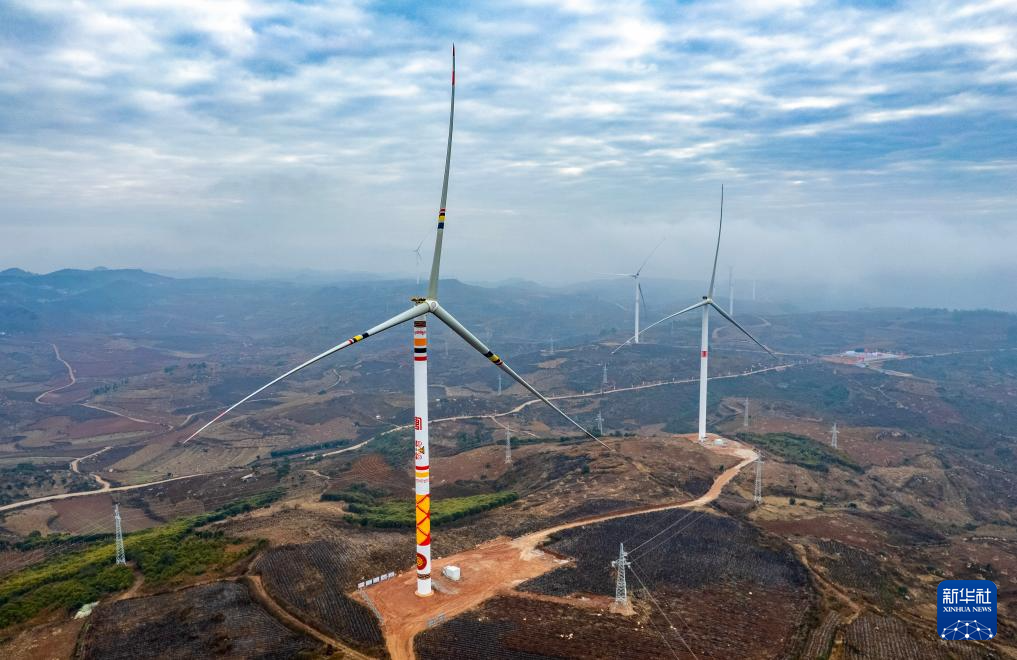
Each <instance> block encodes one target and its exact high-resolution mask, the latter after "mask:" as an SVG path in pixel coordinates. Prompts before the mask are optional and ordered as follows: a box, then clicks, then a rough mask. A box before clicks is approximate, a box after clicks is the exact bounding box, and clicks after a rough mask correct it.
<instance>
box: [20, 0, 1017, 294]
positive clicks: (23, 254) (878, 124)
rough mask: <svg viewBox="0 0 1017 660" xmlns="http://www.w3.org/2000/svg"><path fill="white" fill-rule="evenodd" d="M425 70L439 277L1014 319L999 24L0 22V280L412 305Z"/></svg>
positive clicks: (983, 13)
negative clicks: (602, 285)
mask: <svg viewBox="0 0 1017 660" xmlns="http://www.w3.org/2000/svg"><path fill="white" fill-rule="evenodd" d="M452 42H455V44H456V54H457V76H456V82H457V88H456V133H455V138H454V146H453V154H452V174H451V184H450V192H449V202H448V223H447V225H446V238H445V246H446V252H445V254H444V256H443V267H444V274H445V275H447V276H449V277H459V278H461V279H464V280H467V281H496V280H501V279H505V278H514V277H520V278H526V279H531V280H536V281H540V282H545V283H561V282H569V281H579V280H588V279H594V278H596V277H598V276H599V275H598V274H599V273H604V272H610V273H615V272H628V271H631V270H633V269H635V268H636V267H638V265H639V263H640V262H642V261H643V259H644V258H645V256H646V255H647V253H648V252H649V251H650V250H651V249H652V247H653V246H654V244H656V243H657V242H658V241H659V240H660V239H661V238H664V239H666V240H665V242H664V244H663V245H662V246H661V248H660V250H659V251H658V252H657V253H656V254H655V255H654V257H653V259H652V260H651V262H650V264H649V265H648V266H647V268H646V271H645V272H646V274H647V276H652V277H657V278H679V279H685V280H690V279H705V278H707V277H708V274H709V262H710V260H711V259H712V242H713V240H714V237H715V232H716V222H717V216H718V211H719V197H720V186H721V184H722V183H723V184H724V185H725V186H726V188H725V190H726V203H725V236H724V243H723V246H722V249H721V256H720V263H721V268H722V269H723V271H724V272H726V268H727V267H728V266H729V265H733V266H734V268H735V277H736V278H742V279H747V278H752V279H760V280H772V281H777V280H783V281H794V282H798V283H800V284H801V285H802V286H806V287H808V286H810V285H812V286H815V287H816V288H817V289H822V288H824V287H825V289H824V290H831V291H832V290H837V291H852V292H854V293H855V294H861V293H863V292H866V291H874V292H879V294H880V295H881V296H883V297H887V296H888V297H889V298H888V299H892V300H899V302H900V303H907V302H914V303H915V304H934V303H936V302H938V301H939V300H940V299H941V300H942V304H943V305H944V306H970V305H987V306H1004V307H1005V306H1007V305H1009V306H1010V307H1011V308H1012V307H1014V305H1017V303H1012V302H1008V301H1013V300H1014V299H1017V295H1014V294H1015V293H1017V284H1015V282H1017V267H1015V265H1014V261H1015V255H1017V226H1015V223H1014V219H1015V211H1017V185H1015V184H1017V94H1015V89H1017V0H981V1H976V2H960V1H946V2H892V1H880V0H868V1H865V0H859V1H856V2H851V1H840V2H824V1H815V2H813V1H810V0H753V1H747V2H741V3H736V2H716V3H714V2H655V3H649V2H637V1H631V0H619V1H604V2H601V1H599V0H565V1H563V2H549V1H547V2H545V1H543V0H524V1H522V2H484V3H481V2H477V3H416V2H385V3H369V2H330V1H321V2H316V1H314V0H304V1H301V2H287V1H284V0H265V1H255V0H216V1H215V2H207V1H206V0H174V1H173V2H163V1H159V0H94V1H92V2H82V1H80V0H30V1H29V0H7V1H6V2H4V3H2V4H0V232H2V235H3V237H4V238H3V240H2V241H0V268H2V267H13V266H17V267H22V268H26V269H29V270H33V271H37V272H45V271H49V270H53V269H57V268H62V267H93V266H99V265H102V266H108V267H123V266H131V267H142V268H146V269H149V270H155V271H161V272H175V273H188V272H194V273H197V272H216V271H222V272H233V273H238V274H241V273H252V274H254V273H278V272H289V271H294V270H301V269H308V270H318V271H327V272H333V271H358V272H359V271H366V272H378V273H383V274H402V275H407V274H409V275H412V274H414V273H415V272H417V268H418V267H417V265H416V257H415V255H414V254H413V249H414V248H415V247H416V246H417V245H418V244H419V243H420V242H421V241H422V240H423V241H424V247H423V249H422V254H423V256H424V261H427V260H429V259H430V247H431V245H430V241H431V240H432V238H433V235H431V234H430V231H431V230H432V228H433V225H434V218H435V214H436V211H437V207H438V203H439V193H440V186H441V175H442V165H443V162H442V160H443V157H444V148H445V132H446V130H447V121H448V119H447V114H448V101H449V77H450V76H449V69H450V51H451V44H452ZM425 265H426V264H425ZM422 269H423V267H421V270H422ZM966 290H969V291H970V292H971V297H970V298H965V293H964V291H966ZM880 301H882V298H880Z"/></svg>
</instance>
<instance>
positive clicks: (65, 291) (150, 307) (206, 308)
mask: <svg viewBox="0 0 1017 660" xmlns="http://www.w3.org/2000/svg"><path fill="white" fill-rule="evenodd" d="M719 279H720V281H719V282H718V286H717V292H716V298H717V299H718V301H721V302H722V303H723V304H724V305H725V306H726V305H727V303H728V283H727V281H726V278H723V277H721V278H719ZM642 282H643V290H644V292H645V301H646V308H645V310H644V313H643V320H644V321H643V325H644V327H645V326H646V325H648V324H649V323H652V322H653V321H655V320H656V319H658V318H660V317H661V316H663V315H665V314H668V313H670V312H673V311H676V310H677V309H680V308H682V307H684V306H686V305H688V304H689V303H690V302H692V301H695V300H696V299H698V298H699V297H700V296H701V295H702V293H703V289H704V287H705V283H703V282H699V281H689V280H664V279H655V278H652V277H645V278H643V280H642ZM752 286H753V284H752V282H751V281H746V280H737V279H736V280H735V309H736V311H737V312H738V313H756V314H759V313H767V314H794V313H806V312H814V311H830V310H851V309H858V308H865V307H883V306H889V305H886V304H885V303H882V304H881V303H880V300H881V299H880V298H879V297H876V296H873V297H872V298H870V299H868V300H869V301H870V304H863V303H865V302H866V298H865V295H864V293H863V292H860V291H859V292H854V291H847V292H845V291H838V290H835V289H823V288H821V287H819V286H812V287H811V288H809V287H806V286H805V284H804V283H803V284H799V285H792V284H787V283H771V282H767V281H758V282H756V283H755V288H756V300H752V298H751V292H752ZM422 289H423V284H420V285H418V284H417V283H416V282H415V281H414V280H411V279H406V278H399V277H392V278H387V279H386V278H383V277H382V276H377V275H375V276H371V275H368V274H363V273H342V274H325V273H315V272H314V271H306V272H304V273H303V275H302V276H301V277H300V278H299V279H298V280H297V281H289V280H287V279H283V278H265V279H242V278H227V277H170V276H166V275H160V274H156V273H151V272H147V271H144V270H141V269H106V268H96V269H92V270H81V269H62V270H57V271H53V272H51V273H45V274H35V273H30V272H28V271H25V270H22V269H19V268H9V269H7V270H4V271H0V332H4V333H21V332H28V333H31V332H39V331H46V330H49V331H67V330H82V329H90V330H103V329H106V330H108V331H120V332H128V331H140V330H141V329H142V327H143V326H145V325H146V324H149V323H151V322H152V321H153V320H156V319H158V318H161V317H165V322H166V323H169V322H170V318H172V319H173V321H172V322H173V323H174V324H178V323H180V322H181V321H180V319H187V318H189V317H191V318H194V319H195V320H199V319H200V320H201V321H203V322H205V321H208V320H218V321H221V322H222V323H223V324H224V325H226V326H231V327H233V328H235V329H239V328H243V329H245V331H246V332H254V333H257V332H258V328H259V327H264V326H265V324H269V325H272V324H275V325H278V324H287V325H289V324H292V325H294V326H295V327H302V328H304V329H305V330H307V331H313V329H321V330H322V331H324V330H325V329H328V330H329V331H328V334H329V335H333V334H334V333H335V332H337V331H340V329H341V330H342V331H345V330H346V329H350V330H355V329H357V328H358V327H359V326H360V325H361V324H364V323H366V324H373V323H375V322H377V321H378V320H380V318H384V316H382V315H388V316H391V315H392V314H395V313H397V312H398V311H399V310H400V309H402V308H403V307H404V305H405V304H406V303H407V302H408V298H409V297H410V295H412V294H413V293H414V292H417V291H422ZM994 293H995V294H997V295H1002V293H1003V292H1001V291H995V292H994ZM441 294H442V300H443V302H445V304H446V305H448V306H450V308H452V309H456V310H457V313H458V314H459V315H461V316H463V318H464V320H466V319H469V318H471V317H474V316H476V318H477V319H478V320H477V322H478V324H479V325H480V327H481V328H486V330H487V331H494V330H495V328H497V327H501V326H502V324H504V327H501V331H502V332H503V333H504V332H508V333H509V335H511V336H514V337H517V338H519V339H524V338H526V337H529V338H530V340H531V341H537V340H540V341H546V340H549V339H550V337H551V336H553V335H555V334H556V333H557V334H558V338H559V339H565V338H566V337H567V336H576V337H577V338H578V337H580V336H583V337H593V336H597V335H598V334H600V333H602V332H604V331H605V330H606V329H608V328H610V329H611V330H613V331H616V332H623V333H624V332H625V331H627V330H628V329H629V328H630V326H631V324H632V305H633V302H634V300H633V291H632V285H631V281H630V280H628V279H626V278H615V279H609V278H605V279H600V280H594V281H586V282H577V283H572V284H566V285H560V286H547V285H543V284H539V283H536V282H532V281H528V280H523V279H519V278H514V279H506V280H503V281H497V282H484V283H466V282H461V281H459V280H455V279H450V280H444V281H443V282H442V288H441ZM852 298H857V301H856V304H851V299H852ZM886 298H887V296H884V297H883V299H882V300H885V299H886ZM837 302H843V303H844V304H842V305H838V304H835V303H837ZM921 303H922V300H917V301H916V304H915V305H914V306H915V307H937V308H938V307H943V305H934V304H928V303H926V304H921ZM1001 307H1002V308H1004V309H1005V307H1003V306H1001ZM496 309H498V310H500V311H499V313H497V314H493V312H494V311H495V310H496ZM482 318H483V319H485V320H483V321H481V320H480V319H482ZM185 324H186V321H185ZM182 329H183V328H182Z"/></svg>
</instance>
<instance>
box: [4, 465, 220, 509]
mask: <svg viewBox="0 0 1017 660" xmlns="http://www.w3.org/2000/svg"><path fill="white" fill-rule="evenodd" d="M206 474H215V473H214V472H206V473H200V474H185V475H183V476H180V477H170V478H169V479H160V480H158V481H149V482H146V483H143V484H132V485H130V486H114V487H112V488H103V489H101V490H85V491H81V492H79V493H60V494H59V495H46V496H45V497H36V498H34V499H31V500H22V501H21V502H13V503H12V504H5V505H3V506H0V513H3V512H4V511H13V510H14V509H20V508H22V507H26V506H32V505H34V504H42V503H43V502H52V501H54V500H69V499H70V498H72V497H88V496H89V495H100V494H102V493H119V492H122V491H125V490H138V489H139V488H148V487H149V486H158V485H159V484H168V483H169V482H171V481H180V480H181V479H193V478H195V477H203V476H205V475H206Z"/></svg>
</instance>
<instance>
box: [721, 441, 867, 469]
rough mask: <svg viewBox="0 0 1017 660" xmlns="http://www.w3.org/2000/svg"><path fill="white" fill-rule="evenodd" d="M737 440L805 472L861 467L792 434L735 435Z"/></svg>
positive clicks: (834, 452)
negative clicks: (833, 467) (796, 466)
mask: <svg viewBox="0 0 1017 660" xmlns="http://www.w3.org/2000/svg"><path fill="white" fill-rule="evenodd" d="M735 437H737V438H738V439H739V440H741V441H743V442H747V443H749V444H751V445H754V446H756V447H758V448H760V449H762V450H763V452H765V453H768V454H773V455H775V456H780V457H781V458H783V459H784V460H786V461H788V462H789V463H794V464H795V465H800V466H801V467H803V468H805V469H806V470H816V471H818V472H828V471H829V470H830V466H831V465H840V466H841V467H845V468H847V469H849V470H854V471H855V472H862V471H863V470H862V467H861V466H860V465H858V464H857V463H855V462H854V461H852V460H851V459H850V458H848V456H847V455H846V454H844V453H843V452H840V451H837V450H836V449H833V448H831V447H827V446H826V445H823V444H820V443H818V442H816V441H815V440H813V439H812V438H807V437H805V436H803V435H795V434H793V433H763V434H757V433H737V434H736V435H735Z"/></svg>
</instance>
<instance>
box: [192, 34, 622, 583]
mask: <svg viewBox="0 0 1017 660" xmlns="http://www.w3.org/2000/svg"><path fill="white" fill-rule="evenodd" d="M455 84H456V74H455V47H454V46H453V48H452V93H451V101H450V108H449V121H448V141H447V142H446V147H445V174H444V178H443V179H442V186H441V206H440V209H439V211H438V225H437V232H436V235H435V239H434V257H433V260H432V262H431V275H430V279H429V280H428V284H427V295H426V296H424V297H415V298H412V299H411V301H412V303H413V306H412V307H410V308H409V309H408V310H406V311H405V312H403V313H401V314H398V315H396V316H394V317H392V318H390V319H388V320H387V321H384V322H382V323H380V324H378V325H376V326H374V327H373V328H370V329H368V330H367V331H365V332H364V333H362V334H359V335H354V336H353V337H350V338H349V339H347V340H346V341H344V342H342V343H340V344H337V345H336V346H333V347H332V348H330V349H328V350H327V351H324V352H323V353H319V354H318V355H316V356H314V357H312V358H311V359H309V360H307V361H306V362H304V363H302V364H300V365H297V366H296V367H294V368H293V369H290V370H289V371H287V372H286V373H284V374H282V375H281V376H278V377H277V378H275V379H273V380H271V381H269V382H268V383H266V384H265V385H262V386H261V387H259V388H258V389H256V390H255V391H253V392H251V393H250V394H248V395H247V396H245V397H244V398H243V399H241V400H240V401H237V402H236V403H234V404H233V405H231V406H230V407H229V408H227V409H226V410H224V411H222V412H221V413H219V414H218V415H216V416H215V417H214V418H213V419H212V420H211V421H210V422H208V423H206V424H205V425H203V426H202V427H201V428H199V429H198V430H197V431H195V432H194V433H193V434H192V435H191V436H190V437H189V438H187V440H185V441H184V443H186V442H188V441H190V440H191V439H192V438H194V437H196V436H197V435H198V434H200V433H201V432H202V431H204V430H205V429H207V428H208V427H209V426H211V425H212V424H214V423H215V422H217V421H218V420H220V419H222V418H223V416H225V415H226V414H227V413H229V412H230V411H232V410H234V409H235V408H236V407H237V406H239V405H241V404H243V403H244V402H246V401H249V400H250V399H252V398H253V397H255V396H257V395H258V394H260V393H261V392H263V391H264V390H266V389H268V388H269V387H271V386H272V385H274V384H276V383H278V382H279V381H281V380H283V379H284V378H288V377H289V376H292V375H293V374H295V373H297V372H298V371H300V370H301V369H304V368H306V367H309V366H311V365H312V364H314V363H316V362H318V361H319V360H323V359H325V358H326V357H328V356H330V355H332V354H333V353H337V352H338V351H341V350H343V349H344V348H347V347H348V346H352V345H353V344H356V343H359V342H361V341H364V340H365V339H367V338H368V337H373V336H374V335H377V334H379V333H381V332H384V331H385V330H388V329H389V328H393V327H395V326H397V325H400V324H402V323H405V322H407V321H410V320H412V321H413V409H414V419H413V428H414V473H415V486H416V487H415V493H416V497H415V504H416V539H417V555H416V566H417V595H418V596H430V595H431V593H432V592H431V492H430V491H431V486H430V463H429V461H430V447H429V441H428V440H429V437H428V410H427V321H426V318H427V315H428V314H432V315H434V316H435V317H437V318H438V320H439V321H441V322H442V323H444V324H445V325H446V326H448V327H449V328H450V329H451V330H452V331H453V332H455V333H456V334H457V335H459V336H460V337H462V338H463V339H464V340H466V343H467V344H469V345H470V346H472V347H473V348H475V349H476V350H477V351H478V352H480V353H481V354H482V355H483V356H484V357H486V358H487V359H488V360H490V361H491V362H492V363H493V364H494V365H495V366H497V367H498V368H499V369H501V370H502V372H504V373H505V374H507V375H508V376H509V377H510V378H512V379H513V380H515V381H516V382H517V383H519V384H520V385H522V386H523V387H525V388H526V389H527V390H529V391H530V392H531V393H532V394H533V395H534V396H536V397H537V398H539V399H540V400H541V401H543V402H544V403H546V404H547V405H548V406H550V407H551V408H552V409H554V411H555V412H557V413H558V414H559V415H561V416H562V417H563V418H565V419H566V420H568V421H569V422H570V423H571V424H572V425H573V426H575V427H576V428H578V429H579V430H580V431H582V432H583V433H584V434H586V435H587V436H588V437H589V438H591V439H592V440H594V441H596V442H601V440H600V439H599V438H597V437H596V436H595V435H593V434H592V433H590V432H589V431H587V430H586V429H585V428H584V427H583V426H582V425H581V424H579V422H577V421H575V420H574V419H572V418H571V417H569V416H568V415H566V414H565V413H564V412H562V410H561V409H560V408H558V407H557V406H556V405H554V404H553V403H551V402H550V401H549V400H548V399H547V397H545V396H544V395H543V394H541V393H540V392H538V391H537V390H536V389H535V388H534V387H533V386H532V385H530V384H529V383H528V382H526V380H524V379H523V377H522V376H520V375H519V374H517V373H516V372H515V370H513V369H512V368H511V367H509V366H508V365H507V364H505V361H504V360H502V359H501V358H500V357H498V356H497V355H495V354H494V352H493V351H491V349H490V348H488V347H487V345H486V344H484V342H482V341H481V340H480V339H479V338H477V336H476V335H475V334H473V333H472V332H470V331H469V330H467V329H466V328H465V327H464V326H463V325H462V324H461V323H460V322H459V321H457V320H456V319H455V317H453V316H452V315H451V314H450V313H449V312H448V311H447V310H446V309H445V308H444V307H442V306H441V305H440V304H439V303H438V275H439V271H440V267H441V246H442V239H443V237H444V233H445V204H446V201H447V197H448V178H449V164H450V161H451V156H452V127H453V118H454V116H455ZM601 444H603V443H602V442H601ZM605 446H607V445H605Z"/></svg>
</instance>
